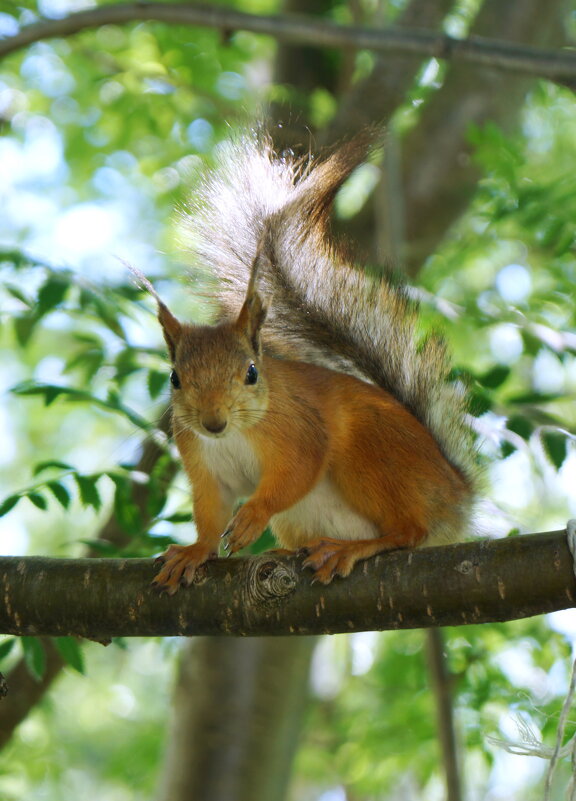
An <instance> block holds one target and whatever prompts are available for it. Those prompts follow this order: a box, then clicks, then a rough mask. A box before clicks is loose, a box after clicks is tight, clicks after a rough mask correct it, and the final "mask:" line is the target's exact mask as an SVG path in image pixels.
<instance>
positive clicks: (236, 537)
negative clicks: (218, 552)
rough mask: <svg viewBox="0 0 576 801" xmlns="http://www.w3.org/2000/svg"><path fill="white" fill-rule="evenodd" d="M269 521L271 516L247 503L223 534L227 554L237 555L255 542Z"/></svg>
mask: <svg viewBox="0 0 576 801" xmlns="http://www.w3.org/2000/svg"><path fill="white" fill-rule="evenodd" d="M268 520H269V516H268V515H267V514H266V513H263V512H262V511H260V510H259V509H258V507H255V506H251V505H250V502H248V503H245V504H244V506H242V507H241V508H240V509H239V510H238V512H237V513H236V514H235V515H234V517H233V518H232V520H231V521H230V522H229V523H228V526H227V528H226V531H225V532H224V533H223V534H222V539H223V540H224V550H225V551H226V553H227V554H228V555H230V554H232V553H236V551H241V550H242V548H246V546H247V545H250V544H251V543H253V542H255V541H256V540H257V539H258V537H259V536H260V534H262V532H263V531H264V529H265V528H266V526H267V525H268Z"/></svg>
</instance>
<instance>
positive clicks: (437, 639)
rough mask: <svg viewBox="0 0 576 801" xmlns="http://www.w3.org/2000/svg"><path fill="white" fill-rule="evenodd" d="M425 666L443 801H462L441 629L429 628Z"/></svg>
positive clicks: (448, 677)
mask: <svg viewBox="0 0 576 801" xmlns="http://www.w3.org/2000/svg"><path fill="white" fill-rule="evenodd" d="M427 645H428V649H427V650H428V667H429V670H430V681H431V685H432V689H433V691H434V698H435V701H436V719H437V721H438V724H437V725H438V740H439V742H440V747H441V749H442V762H443V765H444V774H445V776H446V801H462V788H461V785H460V773H459V770H458V749H457V745H456V732H455V730H454V709H453V700H452V686H451V681H450V679H451V678H452V676H451V674H450V672H449V669H448V665H447V662H446V656H445V654H444V635H443V633H442V629H437V628H431V629H429V630H428V642H427Z"/></svg>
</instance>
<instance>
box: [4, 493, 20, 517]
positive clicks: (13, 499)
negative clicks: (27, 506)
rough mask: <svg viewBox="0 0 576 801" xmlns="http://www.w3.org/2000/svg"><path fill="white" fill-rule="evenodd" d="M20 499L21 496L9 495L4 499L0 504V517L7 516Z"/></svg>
mask: <svg viewBox="0 0 576 801" xmlns="http://www.w3.org/2000/svg"><path fill="white" fill-rule="evenodd" d="M21 497H22V496H21V495H9V496H8V497H7V498H5V499H4V500H3V501H2V503H1V504H0V517H3V516H4V515H7V514H8V512H9V511H10V510H11V509H13V508H14V507H15V506H16V504H17V503H18V501H19V500H20V498H21Z"/></svg>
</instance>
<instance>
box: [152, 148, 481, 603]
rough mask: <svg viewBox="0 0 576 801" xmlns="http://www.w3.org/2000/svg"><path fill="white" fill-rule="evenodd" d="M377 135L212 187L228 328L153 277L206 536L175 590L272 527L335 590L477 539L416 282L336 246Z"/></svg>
mask: <svg viewBox="0 0 576 801" xmlns="http://www.w3.org/2000/svg"><path fill="white" fill-rule="evenodd" d="M368 141H369V137H364V138H360V139H359V140H358V141H357V142H352V143H350V144H349V145H347V146H345V147H343V148H341V149H340V150H339V151H337V152H336V153H334V154H333V155H332V156H331V157H330V158H329V159H327V160H326V161H324V162H320V163H319V164H316V163H315V162H312V166H311V168H309V169H305V168H302V169H301V168H300V167H299V166H298V164H297V163H295V162H291V161H290V159H289V158H285V157H283V158H281V159H275V157H274V156H273V154H272V152H271V150H270V147H269V145H268V144H263V145H262V144H261V143H258V142H256V143H253V142H249V141H248V142H244V144H243V145H242V146H240V147H238V148H233V149H232V153H231V158H230V160H229V162H227V163H226V164H224V165H221V168H220V170H217V171H216V173H215V174H214V175H213V176H212V177H211V178H210V179H209V180H208V181H207V183H206V184H205V186H204V188H203V189H201V190H200V192H199V193H198V197H199V203H198V209H197V217H198V220H199V228H198V230H197V238H198V242H199V245H197V246H196V249H197V255H198V256H199V258H201V259H202V260H203V261H204V262H206V263H209V264H210V265H211V267H212V269H213V270H214V272H215V274H216V276H217V277H218V279H219V283H218V287H217V289H216V294H217V298H218V302H219V304H220V308H221V321H220V323H219V324H218V325H215V326H193V325H186V324H182V323H180V322H179V321H178V320H176V318H175V317H174V316H173V315H172V314H171V312H170V311H169V310H168V309H167V307H166V306H165V305H164V304H163V303H162V301H161V300H160V298H159V297H158V296H157V295H156V293H155V291H154V289H153V288H152V287H151V286H150V284H149V282H147V280H146V279H145V278H144V277H143V276H139V280H140V282H141V283H143V284H144V286H146V287H148V289H149V290H150V291H151V292H152V294H153V295H154V296H155V297H156V300H157V302H158V317H159V320H160V323H161V325H162V328H163V331H164V336H165V339H166V342H167V345H168V349H169V353H170V357H171V359H172V364H173V367H174V372H173V375H172V379H173V384H174V392H173V424H174V436H175V440H176V444H177V446H178V449H179V451H180V453H181V456H182V461H183V464H184V468H185V470H186V473H187V474H188V477H189V479H190V482H191V484H192V492H193V501H194V511H195V519H196V525H197V529H198V541H197V542H196V543H195V544H193V545H191V546H172V547H171V548H169V549H168V551H167V552H166V553H165V554H164V555H163V557H162V561H163V567H162V569H161V570H160V572H159V574H158V576H157V577H156V579H155V582H156V584H157V585H158V586H159V587H161V588H163V589H166V590H167V591H168V592H170V593H173V592H176V590H177V589H178V586H179V584H180V583H190V582H191V581H192V580H193V578H194V573H195V571H196V569H197V568H198V567H199V566H200V565H201V564H203V563H204V562H205V561H207V560H208V559H211V558H213V557H214V556H216V555H217V552H218V547H219V543H220V537H221V535H224V540H225V543H226V545H225V548H227V549H228V550H229V551H230V552H235V551H238V550H240V549H241V548H244V547H245V546H247V545H249V544H250V543H252V542H254V540H256V539H257V538H258V537H259V536H260V534H261V533H262V531H263V530H264V529H265V528H266V527H267V526H268V525H269V526H270V527H271V529H272V531H273V533H274V535H275V537H276V539H277V540H278V543H279V545H280V546H281V547H282V548H285V549H291V550H295V549H301V548H304V549H305V550H306V551H307V559H306V561H305V565H306V566H307V567H309V568H311V569H312V570H314V571H315V578H316V579H317V580H319V581H321V582H324V583H328V582H329V581H331V580H332V578H333V577H334V576H337V575H338V576H347V575H348V574H349V573H350V571H351V570H352V568H353V566H354V564H355V563H356V562H357V561H358V560H360V559H366V558H368V557H370V556H372V555H373V554H375V553H378V552H380V551H386V550H389V549H391V548H406V547H414V546H419V545H429V544H436V543H442V542H450V541H452V540H454V539H456V538H457V537H458V536H460V535H461V534H462V533H464V531H465V530H466V526H467V523H468V518H469V516H470V507H471V503H472V500H473V479H474V473H473V467H472V461H473V458H472V453H473V450H472V448H471V447H470V444H469V438H468V432H467V431H466V425H465V423H464V416H465V397H464V394H463V392H462V391H461V387H460V386H458V385H457V384H454V383H453V382H452V383H450V382H448V381H447V377H448V373H449V365H448V361H447V358H446V350H445V347H444V343H443V342H442V341H441V339H439V338H438V337H429V338H428V339H427V340H425V341H424V342H420V341H419V340H418V335H417V324H416V323H417V309H416V306H415V304H413V303H412V302H411V301H410V300H409V298H408V296H407V293H406V292H405V291H404V290H403V289H402V287H396V286H394V285H392V284H391V283H389V282H388V281H387V280H386V279H385V278H381V279H380V280H377V281H371V280H369V279H368V278H367V277H366V276H365V275H364V274H363V273H362V271H361V270H358V269H356V268H354V267H353V266H352V265H349V264H347V263H346V262H345V261H343V260H342V257H341V254H340V253H339V251H338V249H337V248H335V247H334V246H333V244H332V243H331V241H330V240H329V237H328V229H327V226H328V218H329V212H330V206H331V203H332V200H333V198H334V195H335V193H336V191H337V189H338V188H339V187H340V186H341V184H342V183H343V181H344V180H345V179H346V178H347V177H348V175H349V174H350V172H351V171H352V170H353V169H354V167H355V166H356V165H357V164H358V163H359V162H360V161H361V160H362V159H363V157H364V155H365V153H366V147H367V145H368ZM186 222H187V227H189V226H188V224H189V222H190V221H189V220H187V221H186ZM259 288H261V289H262V291H263V293H264V295H265V297H266V298H271V300H272V302H271V304H270V309H269V310H268V309H267V304H266V303H265V302H264V300H263V297H262V296H261V295H260V292H259ZM267 314H268V316H267ZM265 321H266V323H265ZM240 499H247V500H246V502H245V503H244V505H243V506H242V507H241V508H240V509H239V510H238V511H237V512H236V513H235V514H234V508H235V504H236V502H237V501H238V500H240Z"/></svg>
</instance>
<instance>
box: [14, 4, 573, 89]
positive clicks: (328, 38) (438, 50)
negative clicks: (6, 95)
mask: <svg viewBox="0 0 576 801" xmlns="http://www.w3.org/2000/svg"><path fill="white" fill-rule="evenodd" d="M138 20H156V21H158V22H166V23H170V24H177V25H195V26H200V27H208V28H216V29H218V30H220V31H223V32H226V33H227V34H229V33H231V32H234V31H237V30H243V31H250V32H252V33H260V34H267V35H269V36H273V37H274V38H275V39H277V40H278V41H280V42H289V43H296V44H300V45H310V46H313V47H334V48H338V49H341V48H350V47H353V48H363V49H366V50H372V51H374V52H384V51H386V52H401V53H412V54H414V55H415V56H417V57H419V58H425V57H428V58H440V59H450V60H453V61H461V62H462V61H465V62H469V63H474V64H477V65H478V66H484V67H490V68H496V69H499V70H506V71H509V72H515V73H522V74H525V75H535V76H539V77H542V78H548V79H549V80H552V81H556V82H559V83H565V84H567V85H569V86H572V85H574V83H576V53H573V52H570V51H568V50H547V49H542V48H536V47H530V46H527V45H519V44H512V43H510V42H500V41H496V40H491V39H484V38H482V37H479V36H470V37H468V38H467V39H455V38H454V37H451V36H447V35H445V34H442V33H436V32H432V31H429V30H418V29H407V28H393V27H389V28H385V29H381V28H380V29H374V28H367V27H364V26H358V25H354V26H343V25H338V24H336V23H334V22H331V21H328V20H318V19H312V18H308V17H305V16H300V15H287V14H285V15H283V14H276V15H259V14H246V13H244V12H241V11H236V10H234V9H231V8H223V7H218V6H194V5H188V4H184V3H155V2H138V3H117V4H110V5H104V6H99V7H98V8H93V9H88V10H86V11H78V12H75V13H73V14H69V15H68V16H66V17H63V18H62V19H42V20H40V21H38V22H35V23H33V24H31V25H26V26H25V27H24V28H22V30H21V31H20V32H19V33H17V34H15V35H14V36H9V37H6V38H5V39H4V40H3V41H0V58H2V57H4V56H7V55H8V54H10V53H14V52H16V51H17V50H20V49H22V48H24V47H27V46H28V45H30V44H32V43H34V42H39V41H42V40H44V39H50V38H53V37H66V36H72V35H74V34H75V33H78V32H79V31H82V30H85V29H87V28H95V27H99V26H101V25H110V24H112V25H113V24H120V23H126V22H135V21H138Z"/></svg>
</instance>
